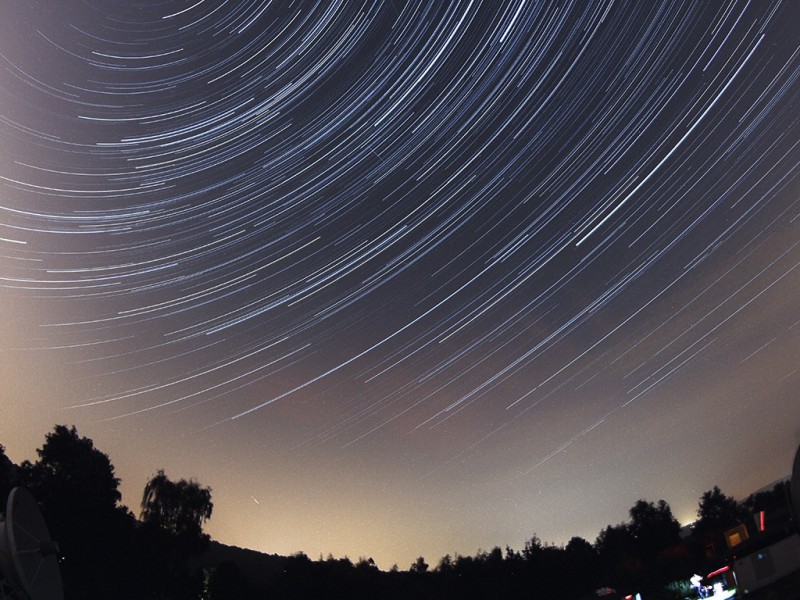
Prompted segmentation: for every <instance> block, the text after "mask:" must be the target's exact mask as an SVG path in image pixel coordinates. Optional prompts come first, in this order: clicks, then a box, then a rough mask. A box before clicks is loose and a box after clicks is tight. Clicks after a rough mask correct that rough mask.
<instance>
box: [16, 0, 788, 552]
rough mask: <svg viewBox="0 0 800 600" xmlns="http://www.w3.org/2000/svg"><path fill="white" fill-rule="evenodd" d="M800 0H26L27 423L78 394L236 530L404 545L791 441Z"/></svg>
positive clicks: (21, 389) (89, 425)
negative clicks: (197, 486) (199, 492)
mask: <svg viewBox="0 0 800 600" xmlns="http://www.w3.org/2000/svg"><path fill="white" fill-rule="evenodd" d="M798 22H800V7H799V6H798V5H797V4H796V3H794V2H791V1H777V0H776V1H773V2H768V1H766V0H765V1H763V2H761V1H759V2H729V1H722V0H720V1H719V2H702V3H701V2H661V3H655V2H620V1H608V2H600V1H598V2H578V1H575V2H569V1H565V2H558V3H556V2H536V1H526V0H520V1H514V2H506V3H498V2H485V1H480V0H454V1H452V2H441V3H439V2H430V3H420V2H413V1H409V2H405V1H401V0H388V1H385V2H367V3H358V2H331V3H317V2H274V1H267V2H265V1H262V0H259V1H256V0H241V1H237V2H232V1H229V0H227V1H226V0H222V1H219V2H212V1H211V0H200V1H199V2H191V1H189V2H177V1H172V0H149V1H144V0H140V1H131V2H115V1H111V0H84V1H83V2H48V1H44V0H42V1H39V2H11V1H6V2H3V3H2V18H0V253H1V257H0V308H2V311H3V314H4V316H5V318H4V320H3V321H4V323H3V325H2V326H0V335H1V336H2V337H0V340H2V347H1V348H0V357H2V369H3V380H4V382H5V383H4V386H3V388H4V389H3V392H2V407H0V416H2V419H0V421H2V426H0V433H1V434H2V439H0V442H2V443H4V444H5V445H6V446H7V448H8V450H9V452H10V454H11V456H12V457H14V458H29V457H30V455H32V453H33V450H34V448H35V447H37V445H40V444H41V439H42V436H43V435H44V433H45V432H46V431H48V430H49V429H50V428H51V427H52V425H53V424H54V423H56V422H59V423H61V422H64V423H76V424H77V425H78V427H79V430H80V431H81V433H83V434H84V435H89V436H90V437H92V438H93V439H94V440H95V442H96V444H97V445H98V446H99V447H100V448H102V449H103V450H104V451H106V452H108V453H109V455H110V456H111V458H112V460H113V461H114V463H115V464H116V465H117V469H118V473H119V474H120V476H121V477H122V478H123V481H124V485H123V492H124V494H125V501H126V502H127V503H128V504H129V505H130V506H135V505H137V504H138V495H139V494H140V490H141V486H142V485H143V483H144V481H146V479H147V477H148V476H149V475H151V474H152V473H154V472H155V471H156V470H157V469H158V468H161V467H166V468H167V470H168V471H169V472H175V473H176V476H178V475H180V476H187V477H188V476H194V477H197V478H198V479H200V480H201V481H202V482H203V483H206V484H209V485H211V487H212V488H213V489H214V498H215V516H214V519H213V520H212V522H211V524H210V531H211V533H212V535H213V536H214V537H216V538H217V539H220V540H221V541H223V542H226V543H232V544H237V545H242V546H247V547H251V548H256V549H259V550H264V551H268V552H282V553H289V552H292V551H295V550H304V551H306V552H308V553H309V554H311V555H312V556H314V555H315V553H328V552H333V553H335V554H340V555H343V554H349V555H350V556H353V557H356V556H359V555H365V556H366V555H370V556H374V557H375V559H376V560H378V563H379V565H380V566H381V567H382V568H388V567H389V566H391V564H392V563H393V562H397V563H398V564H400V566H401V567H405V566H407V564H406V563H410V561H411V560H413V558H415V557H416V556H418V555H419V554H421V553H422V554H425V555H426V556H427V557H428V558H429V559H430V560H435V559H436V557H437V556H441V555H443V554H445V553H448V552H449V553H453V552H456V551H459V552H463V553H470V552H473V551H474V550H475V549H477V548H478V547H483V548H488V547H490V546H492V545H494V544H498V545H505V544H510V545H512V546H515V547H520V546H521V544H522V541H523V540H525V539H528V538H529V537H530V536H531V535H533V534H534V533H538V535H539V536H540V537H542V538H543V539H545V540H548V541H554V542H558V543H561V542H564V541H566V540H567V539H569V538H570V537H571V536H572V535H583V536H585V537H587V539H590V540H593V539H594V536H595V535H596V533H597V532H598V531H599V530H600V528H601V527H603V526H605V525H607V524H609V523H612V522H618V521H620V520H622V519H623V518H624V517H625V514H626V511H627V509H628V508H629V507H630V505H631V504H632V503H633V502H634V501H635V500H637V499H639V498H649V499H657V498H662V497H663V498H665V499H667V500H668V501H669V502H670V503H671V504H672V506H673V509H674V510H675V512H676V514H677V516H678V517H679V518H681V519H682V520H684V521H688V520H691V519H692V516H693V511H694V508H695V507H696V502H697V499H698V497H699V495H700V494H701V493H702V492H703V491H705V490H707V489H709V488H710V487H712V486H713V485H715V484H719V485H721V486H722V487H723V489H724V490H725V491H727V492H729V493H732V494H734V495H742V494H746V493H749V492H751V491H753V490H754V489H756V488H757V487H760V486H761V485H764V484H766V483H769V482H770V481H772V480H774V479H776V478H778V477H781V476H783V475H785V474H787V473H788V470H789V464H790V459H791V456H792V455H793V453H794V450H795V448H796V444H797V442H798V441H800V403H799V402H798V401H797V397H796V392H795V390H796V388H797V385H798V382H799V381H800V374H798V370H797V369H798V367H797V357H798V355H800V352H799V351H800V316H798V314H797V307H798V302H797V298H798V294H800V269H798V267H800V222H798V218H799V217H800V185H799V182H800V179H799V178H798V175H800V135H798V134H800V111H798V106H800V102H799V101H800V86H798V77H800V36H798V34H797V27H796V23H798ZM15 454H16V455H17V456H15ZM256 498H258V500H256Z"/></svg>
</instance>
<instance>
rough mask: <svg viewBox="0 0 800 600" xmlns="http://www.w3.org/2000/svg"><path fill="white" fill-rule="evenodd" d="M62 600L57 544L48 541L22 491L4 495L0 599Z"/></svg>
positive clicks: (33, 502)
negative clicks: (6, 501) (4, 516)
mask: <svg viewBox="0 0 800 600" xmlns="http://www.w3.org/2000/svg"><path fill="white" fill-rule="evenodd" d="M26 596H27V597H28V598H30V600H63V598H64V591H63V588H62V587H61V573H60V572H59V570H58V544H56V543H55V542H54V541H53V540H51V539H50V534H49V533H48V531H47V525H45V522H44V518H43V517H42V513H41V511H39V505H37V504H36V500H34V498H33V496H32V495H31V493H30V492H29V491H28V490H26V489H25V488H21V487H15V488H14V489H13V490H11V493H10V494H9V495H8V504H7V506H6V520H5V521H0V598H6V597H10V598H25V597H26Z"/></svg>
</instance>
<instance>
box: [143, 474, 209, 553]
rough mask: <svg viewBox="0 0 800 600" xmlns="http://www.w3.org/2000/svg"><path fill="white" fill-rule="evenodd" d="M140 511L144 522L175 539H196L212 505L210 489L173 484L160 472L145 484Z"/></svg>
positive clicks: (179, 483)
mask: <svg viewBox="0 0 800 600" xmlns="http://www.w3.org/2000/svg"><path fill="white" fill-rule="evenodd" d="M141 508H142V512H141V519H142V521H143V522H144V523H146V524H148V525H152V526H155V527H159V528H162V529H165V530H167V531H169V532H170V533H172V534H173V535H176V536H186V537H189V538H193V539H199V538H201V537H202V536H203V523H205V522H206V521H207V520H208V519H210V518H211V512H212V510H213V509H214V504H213V503H212V502H211V488H210V487H201V486H200V484H198V483H197V482H196V481H194V480H189V481H187V480H186V479H181V480H180V481H178V482H173V481H171V480H170V479H169V477H167V476H166V475H165V474H164V470H163V469H161V470H159V471H158V473H156V474H155V475H154V476H153V477H152V478H151V479H150V481H148V482H147V485H145V488H144V494H143V496H142V504H141Z"/></svg>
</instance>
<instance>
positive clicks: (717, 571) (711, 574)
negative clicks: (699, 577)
mask: <svg viewBox="0 0 800 600" xmlns="http://www.w3.org/2000/svg"><path fill="white" fill-rule="evenodd" d="M728 570H730V567H729V566H725V567H722V568H721V569H717V570H716V571H714V572H713V573H709V574H708V575H706V579H711V578H712V577H716V576H717V575H719V574H721V573H724V572H725V571H728Z"/></svg>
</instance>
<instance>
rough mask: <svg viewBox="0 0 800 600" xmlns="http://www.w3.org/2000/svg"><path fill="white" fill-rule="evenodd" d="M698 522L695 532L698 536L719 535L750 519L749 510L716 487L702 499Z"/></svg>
mask: <svg viewBox="0 0 800 600" xmlns="http://www.w3.org/2000/svg"><path fill="white" fill-rule="evenodd" d="M697 517H698V520H697V522H696V523H695V526H694V530H695V532H696V533H697V534H698V535H703V534H707V533H719V532H723V531H725V530H726V529H729V528H731V527H735V526H736V525H738V524H739V523H742V522H744V521H746V520H748V519H749V513H748V511H747V509H746V508H745V507H743V506H740V505H739V504H738V503H737V502H736V500H734V499H733V498H732V497H731V496H726V495H725V494H723V493H722V490H720V489H719V487H718V486H716V485H715V486H714V487H713V488H712V489H710V490H709V491H707V492H705V493H704V494H703V495H702V496H701V497H700V504H699V506H698V508H697Z"/></svg>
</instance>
